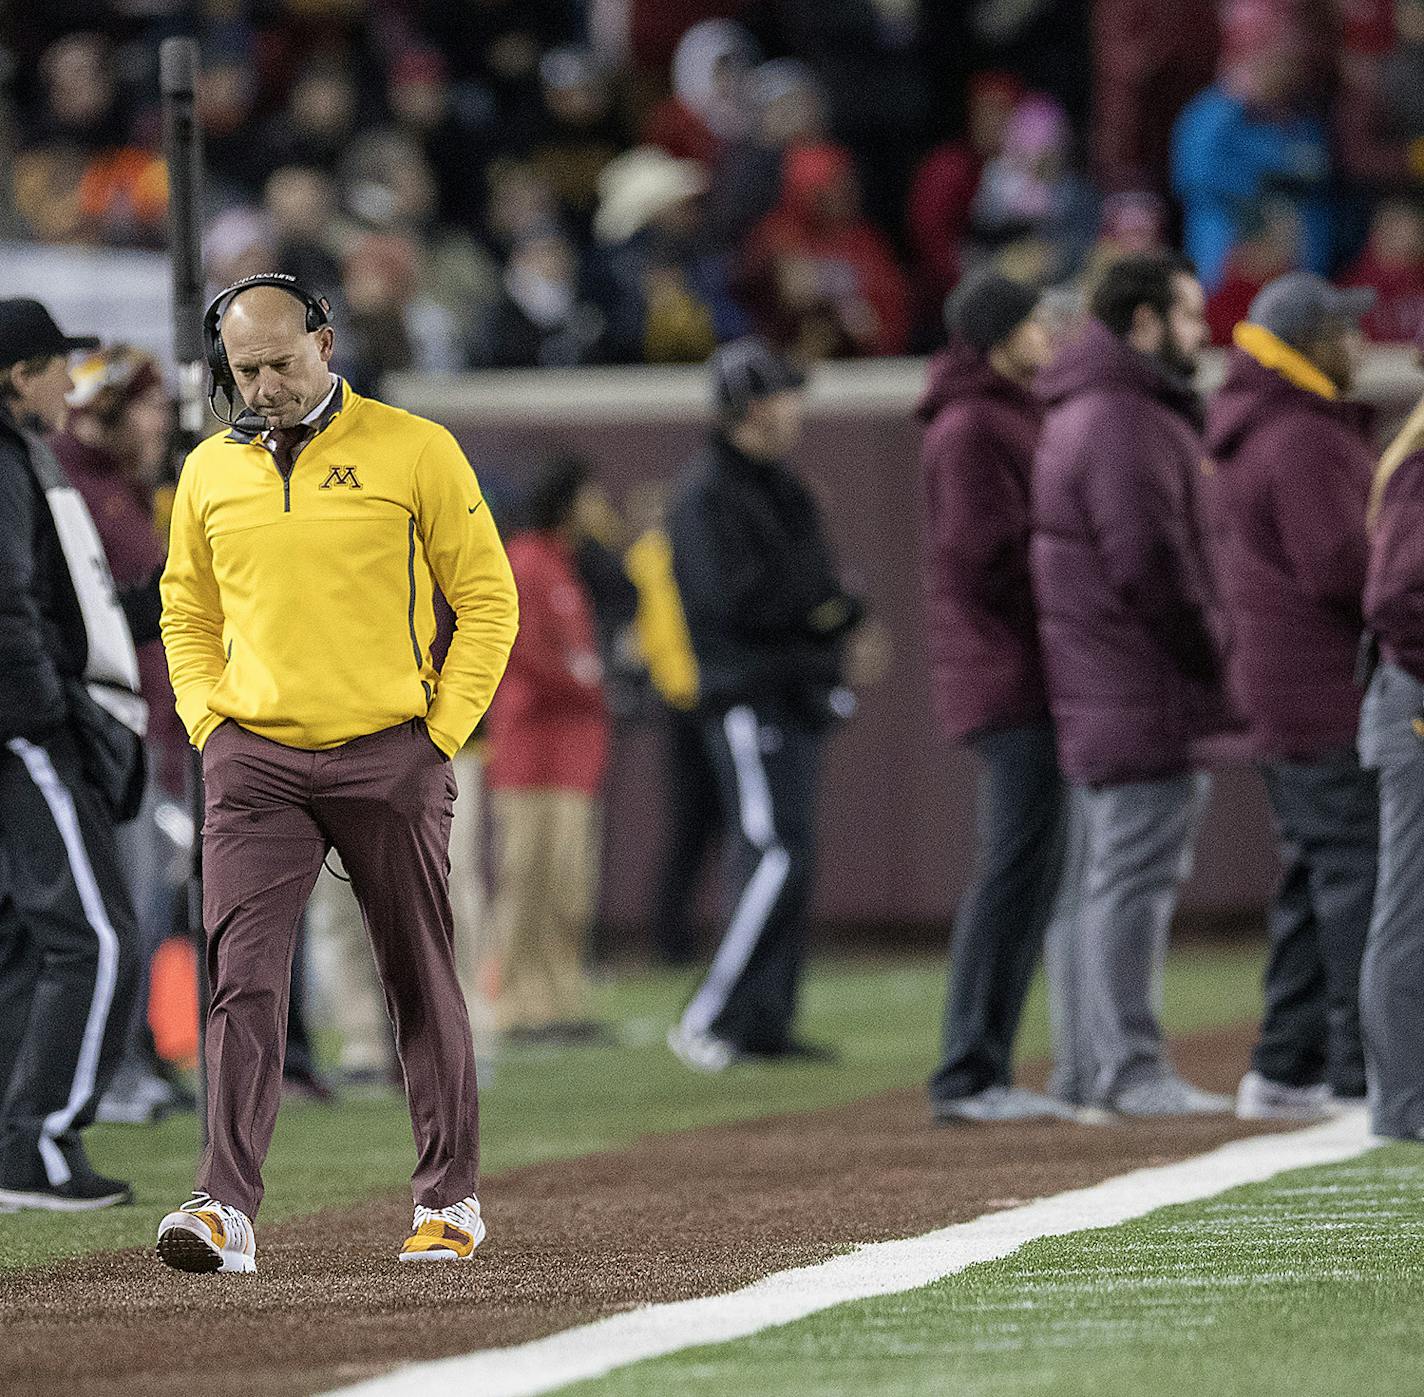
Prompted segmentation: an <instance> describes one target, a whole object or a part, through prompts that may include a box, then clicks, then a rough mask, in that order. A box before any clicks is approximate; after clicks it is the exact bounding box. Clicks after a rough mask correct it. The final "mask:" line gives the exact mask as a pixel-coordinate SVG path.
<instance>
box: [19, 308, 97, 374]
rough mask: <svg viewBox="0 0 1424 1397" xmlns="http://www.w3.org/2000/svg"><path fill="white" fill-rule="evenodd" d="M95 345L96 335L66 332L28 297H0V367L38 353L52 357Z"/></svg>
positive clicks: (95, 347)
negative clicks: (1, 298)
mask: <svg viewBox="0 0 1424 1397" xmlns="http://www.w3.org/2000/svg"><path fill="white" fill-rule="evenodd" d="M98 347H99V337H98V336H97V335H66V334H65V333H64V332H63V331H62V330H61V329H60V328H59V326H58V325H56V324H55V323H54V317H53V316H52V315H51V314H50V313H49V312H48V311H47V310H46V309H45V308H44V307H43V306H42V305H41V304H40V303H39V302H38V301H33V300H31V299H30V298H29V297H28V296H13V297H10V298H8V299H4V300H0V369H7V368H9V367H10V365H11V364H18V363H20V362H21V361H22V360H24V359H38V358H40V357H41V355H45V356H50V357H52V356H54V355H58V354H68V353H70V352H71V351H72V350H75V349H98Z"/></svg>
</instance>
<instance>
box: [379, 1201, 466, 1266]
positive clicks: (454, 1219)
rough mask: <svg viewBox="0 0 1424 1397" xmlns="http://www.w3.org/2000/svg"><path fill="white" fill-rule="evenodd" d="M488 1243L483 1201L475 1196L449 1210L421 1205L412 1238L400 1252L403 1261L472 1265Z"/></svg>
mask: <svg viewBox="0 0 1424 1397" xmlns="http://www.w3.org/2000/svg"><path fill="white" fill-rule="evenodd" d="M484 1239H485V1221H484V1219H483V1218H482V1217H481V1216H480V1200H479V1199H478V1198H476V1197H475V1196H474V1194H471V1195H470V1196H469V1197H468V1198H466V1199H464V1200H463V1201H462V1202H459V1203H452V1204H451V1205H450V1206H449V1207H448V1208H422V1207H420V1206H419V1205H417V1207H416V1210H415V1218H414V1220H413V1221H412V1222H411V1225H410V1236H409V1237H407V1238H406V1239H405V1242H404V1243H403V1245H402V1246H401V1249H400V1257H399V1259H400V1260H401V1261H468V1260H469V1259H470V1258H471V1257H472V1256H473V1255H474V1254H475V1248H476V1247H477V1246H479V1244H480V1243H481V1242H483V1241H484Z"/></svg>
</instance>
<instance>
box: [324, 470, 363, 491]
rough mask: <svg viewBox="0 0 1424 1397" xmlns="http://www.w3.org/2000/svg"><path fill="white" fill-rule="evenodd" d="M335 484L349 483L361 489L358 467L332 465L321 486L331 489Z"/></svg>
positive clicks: (355, 488) (352, 487) (356, 488)
mask: <svg viewBox="0 0 1424 1397" xmlns="http://www.w3.org/2000/svg"><path fill="white" fill-rule="evenodd" d="M333 485H348V486H350V487H351V489H353V490H359V489H360V488H361V482H360V481H359V480H357V479H356V467H355V466H332V468H331V471H330V473H329V474H328V475H327V477H326V479H325V480H323V481H322V482H321V488H322V489H323V490H330V489H331V487H332V486H333Z"/></svg>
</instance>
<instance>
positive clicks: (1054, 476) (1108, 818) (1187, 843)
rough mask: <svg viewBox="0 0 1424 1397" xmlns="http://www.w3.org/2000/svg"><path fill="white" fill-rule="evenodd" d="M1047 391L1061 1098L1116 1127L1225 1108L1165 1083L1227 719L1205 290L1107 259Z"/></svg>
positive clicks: (1036, 560) (1035, 550) (1038, 555)
mask: <svg viewBox="0 0 1424 1397" xmlns="http://www.w3.org/2000/svg"><path fill="white" fill-rule="evenodd" d="M1089 309H1090V311H1091V318H1090V319H1089V320H1088V323H1087V326H1086V327H1085V329H1084V330H1083V332H1082V333H1081V334H1080V335H1079V337H1078V338H1077V339H1076V340H1074V341H1073V342H1072V343H1070V344H1069V345H1067V346H1066V347H1065V348H1064V350H1063V351H1062V352H1061V353H1060V355H1059V357H1058V359H1057V360H1056V361H1055V362H1054V363H1053V364H1052V365H1050V366H1049V368H1048V369H1047V370H1045V372H1044V374H1043V375H1042V376H1041V378H1040V380H1039V383H1038V392H1039V395H1040V397H1041V398H1042V399H1043V400H1044V401H1045V402H1046V403H1047V404H1048V415H1047V417H1046V418H1045V420H1044V428H1043V436H1042V438H1041V439H1040V442H1039V447H1038V453H1037V456H1036V457H1035V460H1034V473H1033V540H1032V546H1031V555H1030V556H1031V561H1032V567H1033V581H1034V595H1035V597H1036V598H1037V601H1038V607H1039V616H1040V621H1039V628H1040V634H1041V636H1042V639H1043V655H1044V664H1045V668H1046V670H1047V674H1048V694H1049V703H1050V707H1051V709H1052V713H1053V722H1054V726H1055V728H1056V729H1057V733H1058V752H1059V760H1060V762H1061V764H1062V767H1063V771H1064V774H1065V775H1066V776H1067V778H1068V779H1069V781H1070V782H1072V784H1073V787H1074V795H1073V823H1072V828H1071V830H1070V835H1069V850H1068V855H1067V861H1066V864H1065V868H1064V874H1063V880H1062V884H1061V888H1060V893H1059V905H1058V910H1057V912H1056V913H1055V917H1054V922H1053V924H1052V926H1051V927H1050V930H1049V933H1048V947H1049V950H1048V955H1049V982H1050V986H1051V987H1052V990H1053V993H1052V996H1051V998H1052V1001H1053V1011H1054V1015H1053V1016H1054V1034H1055V1045H1054V1046H1055V1057H1056V1066H1055V1073H1054V1077H1053V1082H1052V1088H1053V1091H1054V1094H1055V1095H1057V1096H1059V1097H1060V1098H1062V1099H1064V1100H1066V1101H1069V1102H1073V1103H1077V1104H1081V1105H1089V1106H1097V1107H1107V1108H1110V1109H1113V1110H1117V1111H1120V1112H1122V1113H1124V1114H1127V1115H1151V1116H1166V1115H1199V1114H1205V1113H1209V1112H1216V1111H1224V1110H1229V1109H1230V1106H1231V1102H1230V1100H1229V1099H1228V1098H1226V1097H1216V1096H1212V1095H1209V1094H1207V1093H1205V1092H1201V1091H1198V1090H1197V1089H1196V1088H1194V1087H1192V1086H1190V1085H1189V1084H1188V1083H1187V1082H1185V1081H1183V1080H1182V1078H1181V1077H1179V1076H1178V1075H1177V1074H1176V1072H1175V1071H1174V1070H1173V1068H1172V1066H1171V1064H1170V1062H1169V1060H1168V1058H1167V1055H1166V1051H1165V1047H1164V1044H1163V1039H1162V1030H1161V1025H1160V1023H1159V1003H1158V999H1159V996H1160V988H1159V987H1160V984H1161V973H1162V969H1163V962H1164V958H1165V955H1166V946H1167V934H1168V928H1169V925H1170V922H1171V917H1172V912H1173V909H1174V907H1175V905H1176V901H1177V896H1178V892H1179V890H1180V886H1181V883H1182V881H1183V879H1184V878H1185V876H1186V872H1187V869H1188V868H1189V866H1190V862H1191V858H1190V855H1191V849H1192V846H1193V844H1194V842H1195V837H1196V831H1197V829H1198V826H1199V824H1200V819H1201V814H1202V811H1203V808H1204V805H1205V801H1206V794H1207V788H1208V787H1207V778H1206V776H1205V775H1204V774H1202V773H1199V772H1197V771H1196V769H1195V767H1196V761H1195V758H1194V754H1193V746H1194V743H1195V742H1196V740H1197V739H1198V738H1200V737H1203V736H1205V735H1207V734H1208V733H1210V732H1212V731H1215V730H1218V729H1220V728H1222V727H1224V726H1226V725H1227V723H1228V718H1227V713H1226V711H1225V706H1224V704H1223V701H1222V697H1221V694H1220V685H1219V679H1220V664H1219V661H1218V658H1217V648H1216V641H1215V639H1214V635H1213V623H1212V617H1211V606H1212V598H1211V582H1210V577H1209V574H1208V570H1207V560H1206V556H1205V551H1204V547H1203V540H1202V530H1201V527H1200V523H1199V518H1198V510H1197V503H1196V493H1197V479H1198V475H1199V473H1200V463H1201V459H1202V457H1201V437H1200V432H1199V428H1198V425H1197V404H1196V397H1195V395H1194V393H1193V391H1192V388H1191V376H1192V374H1193V372H1194V370H1195V367H1196V360H1197V355H1198V354H1199V352H1200V350H1201V347H1202V345H1203V344H1204V343H1205V342H1206V334H1207V328H1206V322H1205V320H1204V318H1203V314H1202V311H1203V296H1202V288H1201V283H1200V282H1199V281H1198V280H1197V279H1196V276H1195V274H1194V273H1193V271H1192V268H1191V265H1190V263H1188V262H1186V261H1184V260H1183V259H1181V258H1180V257H1177V256H1175V255H1172V254H1138V255H1134V256H1130V257H1125V258H1123V259H1122V260H1121V261H1119V262H1117V263H1114V264H1113V265H1112V266H1110V267H1109V268H1108V270H1107V271H1106V272H1105V273H1104V275H1103V276H1102V278H1101V280H1100V281H1099V282H1098V285H1097V288H1096V289H1095V290H1094V292H1093V296H1092V300H1091V303H1090V307H1089Z"/></svg>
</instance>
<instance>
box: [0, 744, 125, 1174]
mask: <svg viewBox="0 0 1424 1397" xmlns="http://www.w3.org/2000/svg"><path fill="white" fill-rule="evenodd" d="M7 745H8V746H9V748H10V750H11V751H12V752H13V753H14V754H15V755H16V756H17V757H19V759H20V760H21V761H22V762H24V764H25V770H26V771H28V772H29V774H30V779H31V780H32V781H33V782H34V783H35V785H36V786H38V787H39V790H40V794H41V795H42V796H43V797H44V801H45V804H46V805H47V806H49V812H50V814H51V815H52V816H54V823H55V826H56V828H58V830H59V837H60V839H61V840H63V842H64V852H65V856H66V857H67V858H68V860H69V868H70V871H71V872H72V873H73V875H74V886H75V887H76V888H77V889H78V891H79V901H80V904H81V906H82V907H83V908H84V917H85V920H86V921H87V922H88V923H89V925H90V927H91V928H92V929H93V932H94V936H95V939H96V940H97V941H98V943H99V963H98V967H97V969H96V971H95V974H94V994H93V997H92V998H91V999H90V1001H89V1012H88V1016H87V1018H86V1019H85V1022H84V1038H83V1040H82V1041H81V1043H80V1046H79V1061H78V1063H77V1064H76V1065H75V1068H74V1080H73V1081H72V1082H70V1084H69V1096H68V1099H67V1100H66V1101H65V1103H64V1105H63V1106H62V1107H60V1109H59V1110H58V1111H52V1112H50V1114H49V1115H47V1116H46V1117H45V1118H44V1122H43V1124H42V1125H41V1127H40V1139H39V1152H40V1158H41V1159H42V1160H43V1161H44V1167H45V1174H46V1176H47V1177H48V1179H49V1181H50V1183H51V1184H53V1185H54V1186H55V1187H58V1186H59V1185H61V1184H66V1183H68V1182H69V1165H67V1164H66V1163H65V1162H64V1155H63V1154H62V1153H61V1152H60V1149H59V1146H58V1145H56V1144H55V1140H56V1139H57V1138H58V1137H59V1136H60V1135H62V1134H63V1133H64V1132H65V1131H66V1130H68V1129H69V1127H70V1126H71V1125H72V1124H73V1122H74V1118H75V1116H77V1115H78V1114H79V1111H80V1108H81V1107H82V1106H83V1105H84V1103H85V1102H86V1101H87V1100H88V1099H89V1096H90V1094H91V1093H92V1092H93V1090H94V1083H95V1080H96V1079H97V1077H98V1072H99V1051H100V1049H101V1048H102V1046H103V1043H104V1030H105V1029H106V1028H107V1026H108V1022H109V1010H110V1008H112V1006H113V1002H114V988H115V985H116V983H117V981H118V974H119V937H118V933H117V932H115V930H114V927H113V923H112V922H110V921H109V913H108V911H107V910H106V908H105V907H104V897H103V894H102V893H100V891H99V880H98V879H97V878H95V876H94V866H93V865H92V864H91V863H90V862H89V852H88V850H87V849H85V847H84V836H83V834H82V833H81V831H80V828H79V815H78V813H77V812H76V811H75V809H74V797H73V796H71V795H70V793H69V788H68V787H67V786H66V785H65V784H64V782H63V781H62V780H60V776H59V773H58V772H57V771H56V770H55V769H54V763H53V762H51V761H50V759H49V753H48V752H46V751H45V750H44V748H43V747H37V746H35V744H34V743H33V742H26V741H25V739H24V738H22V737H16V738H13V739H11V741H10V742H9V743H8V744H7ZM75 1007H76V1009H77V1007H78V1006H75Z"/></svg>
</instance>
